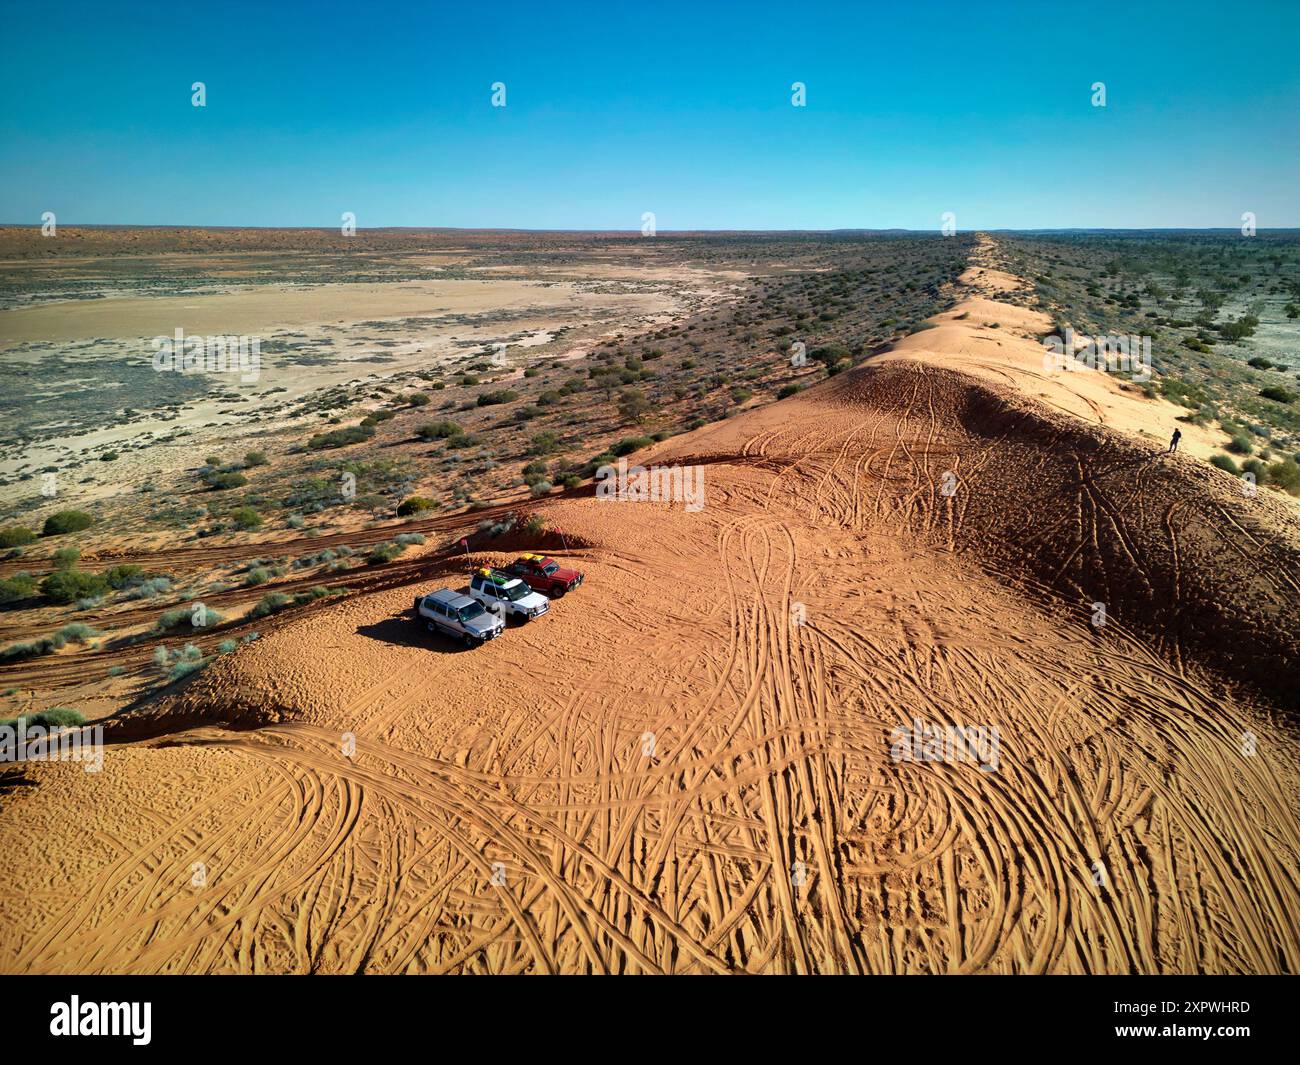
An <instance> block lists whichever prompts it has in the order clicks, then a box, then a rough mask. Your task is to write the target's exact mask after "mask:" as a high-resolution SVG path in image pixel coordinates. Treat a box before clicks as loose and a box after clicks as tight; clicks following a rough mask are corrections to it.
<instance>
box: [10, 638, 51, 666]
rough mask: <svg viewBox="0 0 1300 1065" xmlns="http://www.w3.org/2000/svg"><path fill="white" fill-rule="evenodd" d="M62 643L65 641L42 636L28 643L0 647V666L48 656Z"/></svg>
mask: <svg viewBox="0 0 1300 1065" xmlns="http://www.w3.org/2000/svg"><path fill="white" fill-rule="evenodd" d="M64 643H66V641H65V640H61V639H59V637H58V636H43V637H41V639H39V640H32V641H31V642H30V643H11V644H10V645H9V646H8V647H0V665H3V664H7V663H9V662H23V661H26V660H27V659H29V658H39V657H40V656H41V655H48V654H50V653H52V652H54V651H57V650H58V649H59V648H60V647H62V646H63V645H64Z"/></svg>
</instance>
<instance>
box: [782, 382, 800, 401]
mask: <svg viewBox="0 0 1300 1065" xmlns="http://www.w3.org/2000/svg"><path fill="white" fill-rule="evenodd" d="M802 391H803V389H802V388H801V387H800V386H799V385H782V386H781V391H779V392H778V393H777V394H776V398H777V399H789V398H790V397H791V396H794V395H797V394H798V393H800V392H802Z"/></svg>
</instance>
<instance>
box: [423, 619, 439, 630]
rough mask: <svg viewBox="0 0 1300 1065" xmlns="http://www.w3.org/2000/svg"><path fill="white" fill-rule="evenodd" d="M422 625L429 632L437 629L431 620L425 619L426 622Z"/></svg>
mask: <svg viewBox="0 0 1300 1065" xmlns="http://www.w3.org/2000/svg"><path fill="white" fill-rule="evenodd" d="M424 627H425V628H426V629H428V630H429V631H430V632H437V631H438V626H437V625H435V624H434V623H433V622H432V621H426V622H425V623H424Z"/></svg>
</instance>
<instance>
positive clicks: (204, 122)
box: [0, 0, 1300, 231]
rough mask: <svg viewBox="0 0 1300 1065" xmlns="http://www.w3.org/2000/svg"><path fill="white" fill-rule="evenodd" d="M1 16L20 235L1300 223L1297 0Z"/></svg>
mask: <svg viewBox="0 0 1300 1065" xmlns="http://www.w3.org/2000/svg"><path fill="white" fill-rule="evenodd" d="M0 12H2V14H0V30H2V31H3V37H4V40H5V42H6V46H5V59H4V62H3V64H0V221H3V222H9V223H12V222H22V223H28V222H30V223H32V224H39V221H40V216H41V214H42V212H44V211H54V212H55V213H56V215H57V217H58V220H59V222H60V223H61V224H76V223H132V224H160V225H161V224H192V225H232V226H233V225H250V226H337V225H338V224H339V220H340V215H341V214H342V213H343V212H344V211H351V212H354V213H355V214H356V218H357V225H358V226H360V227H363V228H364V227H370V226H483V227H520V228H530V229H548V228H585V229H627V230H635V229H639V228H640V226H641V216H642V214H643V213H644V212H646V211H652V212H654V214H655V216H656V222H657V226H658V228H659V230H661V231H663V230H673V229H786V228H806V229H837V228H892V227H901V228H911V229H937V228H938V227H939V226H940V224H941V216H942V215H943V213H944V212H947V211H951V212H953V213H954V214H955V215H956V219H957V226H958V228H959V229H963V230H966V229H976V228H1054V227H1073V226H1079V227H1135V228H1145V227H1176V226H1189V227H1211V226H1212V227H1220V226H1223V227H1236V226H1238V225H1239V224H1240V218H1241V214H1242V213H1243V212H1244V211H1253V212H1254V213H1255V214H1256V216H1257V219H1258V225H1259V226H1260V228H1275V227H1292V226H1300V2H1297V0H1287V2H1277V3H1261V2H1252V0H1244V2H1238V3H1233V4H1226V3H1222V2H1220V3H1215V4H1211V3H1199V2H1195V0H1189V2H1184V3H1159V2H1157V3H1139V2H1136V0H1135V2H1132V3H1109V2H1101V0H1098V2H1089V3H1071V4H1068V5H1067V4H1058V3H1054V2H1053V0H1040V2H1039V3H1023V4H1021V3H980V2H978V0H964V2H933V3H924V2H908V0H897V2H891V3H871V2H865V0H864V2H861V3H845V4H831V3H819V2H815V0H785V2H781V3H771V4H769V3H762V2H757V0H756V2H752V3H739V2H735V3H731V2H726V3H724V2H714V3H710V2H707V0H694V2H690V3H678V2H675V0H663V2H655V3H650V2H647V3H644V4H622V3H618V2H617V0H610V2H608V3H603V4H559V3H556V4H552V3H548V2H543V0H536V2H533V3H526V4H525V3H520V4H515V3H512V2H507V0H487V2H474V3H470V2H460V3H455V4H452V3H441V2H426V3H418V4H416V3H402V4H398V3H393V4H384V3H374V4H366V5H360V4H357V5H353V4H343V3H334V2H330V0H322V2H317V3H311V4H297V3H289V2H286V3H274V2H270V0H268V2H265V3H256V4H251V3H250V4H234V3H221V2H215V0H214V2H204V3H183V2H167V3H157V4H104V3H95V4H91V3H87V4H69V3H57V2H55V3H44V2H39V3H38V2H31V0H24V2H22V3H17V2H14V0H0ZM195 81H202V82H204V83H205V85H206V92H207V106H206V107H202V108H199V107H193V106H191V89H190V86H191V84H192V83H193V82H195ZM498 81H499V82H503V83H504V84H505V86H506V106H505V107H504V108H494V107H493V106H492V105H491V98H492V89H491V86H492V84H493V83H494V82H498ZM796 81H799V82H803V83H804V84H805V85H806V86H807V106H805V107H802V108H798V107H793V106H791V85H792V83H794V82H796ZM1097 81H1101V82H1104V83H1105V87H1106V106H1105V107H1094V106H1092V97H1093V90H1092V85H1093V83H1094V82H1097Z"/></svg>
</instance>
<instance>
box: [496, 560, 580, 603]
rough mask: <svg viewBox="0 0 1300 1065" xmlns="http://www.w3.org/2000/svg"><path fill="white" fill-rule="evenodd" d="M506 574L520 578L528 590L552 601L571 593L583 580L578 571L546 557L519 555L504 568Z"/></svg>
mask: <svg viewBox="0 0 1300 1065" xmlns="http://www.w3.org/2000/svg"><path fill="white" fill-rule="evenodd" d="M506 572H507V573H510V574H513V575H514V576H516V577H520V578H522V579H523V581H524V583H525V584H527V585H528V586H529V587H530V588H532V589H534V590H535V591H538V592H545V593H546V594H547V595H549V596H550V597H551V598H552V599H558V598H559V597H560V596H562V595H563V594H564V593H565V592H571V591H573V589H575V588H576V587H578V585H580V584H581V583H582V578H583V574H582V573H581V572H580V571H579V570H576V569H569V568H568V567H566V566H561V565H560V564H559V563H558V562H556V561H555V559H553V558H550V557H548V556H546V555H520V556H519V557H518V558H517V559H515V560H514V562H512V563H511V564H510V565H509V566H507V567H506Z"/></svg>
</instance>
